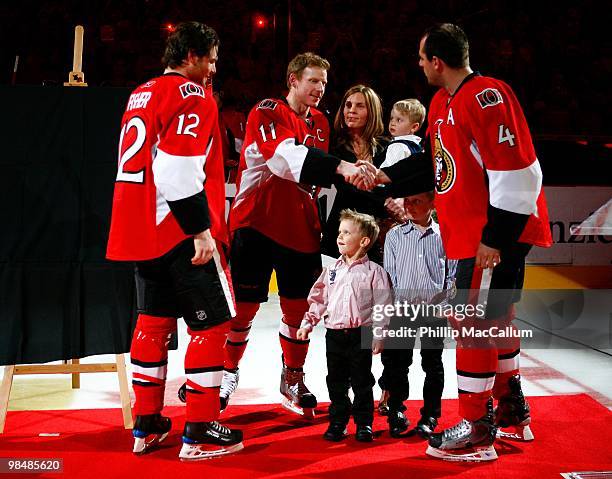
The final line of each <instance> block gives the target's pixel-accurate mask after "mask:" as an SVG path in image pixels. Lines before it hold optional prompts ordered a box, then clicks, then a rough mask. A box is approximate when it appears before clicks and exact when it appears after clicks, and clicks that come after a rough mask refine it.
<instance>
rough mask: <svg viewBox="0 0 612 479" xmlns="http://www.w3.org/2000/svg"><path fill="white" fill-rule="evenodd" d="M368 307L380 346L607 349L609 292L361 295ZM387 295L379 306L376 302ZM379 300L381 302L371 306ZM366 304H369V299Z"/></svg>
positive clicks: (611, 338)
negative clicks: (392, 298) (392, 296)
mask: <svg viewBox="0 0 612 479" xmlns="http://www.w3.org/2000/svg"><path fill="white" fill-rule="evenodd" d="M360 296H362V297H363V298H364V303H365V304H367V303H369V304H373V306H372V307H371V309H369V311H370V314H371V319H372V328H371V329H370V330H369V331H364V334H363V335H362V347H364V348H367V347H369V344H370V340H369V338H371V337H372V335H373V336H374V337H375V338H376V339H384V340H385V346H384V347H385V348H387V349H405V348H413V347H415V341H418V342H419V343H420V347H421V348H436V349H437V348H440V347H445V348H449V347H451V348H452V347H470V348H497V349H502V348H503V349H505V348H516V347H517V344H518V343H517V341H520V344H521V346H520V347H521V349H592V350H602V351H603V350H608V349H610V348H612V290H610V289H597V290H592V289H591V290H589V289H581V290H552V289H547V290H523V291H521V290H510V289H508V290H494V291H493V290H460V291H456V292H453V294H452V295H451V294H447V293H444V294H437V295H432V294H428V293H427V292H426V291H399V292H398V291H396V292H395V300H394V301H393V302H389V292H388V291H371V290H370V291H367V290H361V291H360ZM383 298H386V302H385V301H383ZM377 299H380V301H377ZM372 300H373V301H372Z"/></svg>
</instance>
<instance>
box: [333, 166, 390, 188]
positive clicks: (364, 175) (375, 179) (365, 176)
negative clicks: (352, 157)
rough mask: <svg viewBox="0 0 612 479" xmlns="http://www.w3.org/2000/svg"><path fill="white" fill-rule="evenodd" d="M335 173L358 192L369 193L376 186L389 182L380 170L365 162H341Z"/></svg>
mask: <svg viewBox="0 0 612 479" xmlns="http://www.w3.org/2000/svg"><path fill="white" fill-rule="evenodd" d="M336 173H338V174H339V175H342V176H343V177H344V181H346V182H347V183H350V184H351V185H353V186H355V187H356V188H359V189H360V190H367V191H370V190H371V189H372V188H374V187H375V186H377V185H380V184H384V183H390V182H391V180H390V179H389V177H388V176H387V175H386V174H385V173H384V172H383V171H382V170H380V169H379V168H376V167H375V166H374V165H373V164H372V163H369V162H367V161H358V162H357V163H349V162H347V161H341V162H340V164H339V165H338V169H337V170H336Z"/></svg>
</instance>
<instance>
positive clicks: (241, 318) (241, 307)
mask: <svg viewBox="0 0 612 479" xmlns="http://www.w3.org/2000/svg"><path fill="white" fill-rule="evenodd" d="M258 309H259V303H244V302H239V303H236V317H234V318H232V319H231V321H230V331H229V333H228V335H227V342H226V343H225V362H224V365H225V369H232V370H233V369H237V368H238V365H239V364H240V360H241V359H242V356H243V355H244V351H245V349H246V347H247V343H248V342H249V333H250V331H251V325H252V324H253V318H254V317H255V314H257V310H258Z"/></svg>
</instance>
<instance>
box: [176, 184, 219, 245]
mask: <svg viewBox="0 0 612 479" xmlns="http://www.w3.org/2000/svg"><path fill="white" fill-rule="evenodd" d="M168 206H169V207H170V211H172V214H173V215H174V217H175V218H176V221H177V222H178V224H179V226H180V227H181V229H182V230H183V232H184V233H185V234H187V235H196V234H198V233H201V232H202V231H204V230H207V229H208V228H210V215H209V214H208V199H207V198H206V191H205V190H202V191H200V192H199V193H196V194H195V195H193V196H188V197H187V198H183V199H180V200H176V201H168Z"/></svg>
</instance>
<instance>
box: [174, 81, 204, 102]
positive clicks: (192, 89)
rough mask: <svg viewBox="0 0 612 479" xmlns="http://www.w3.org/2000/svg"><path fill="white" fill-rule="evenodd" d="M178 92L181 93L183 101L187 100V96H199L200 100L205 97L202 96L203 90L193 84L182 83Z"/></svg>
mask: <svg viewBox="0 0 612 479" xmlns="http://www.w3.org/2000/svg"><path fill="white" fill-rule="evenodd" d="M179 90H180V92H181V96H182V97H183V99H185V98H187V97H188V96H192V95H195V96H201V97H202V98H206V96H205V95H204V88H203V87H201V86H200V85H196V84H195V83H191V82H188V83H183V84H182V85H181V86H180V87H179Z"/></svg>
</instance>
